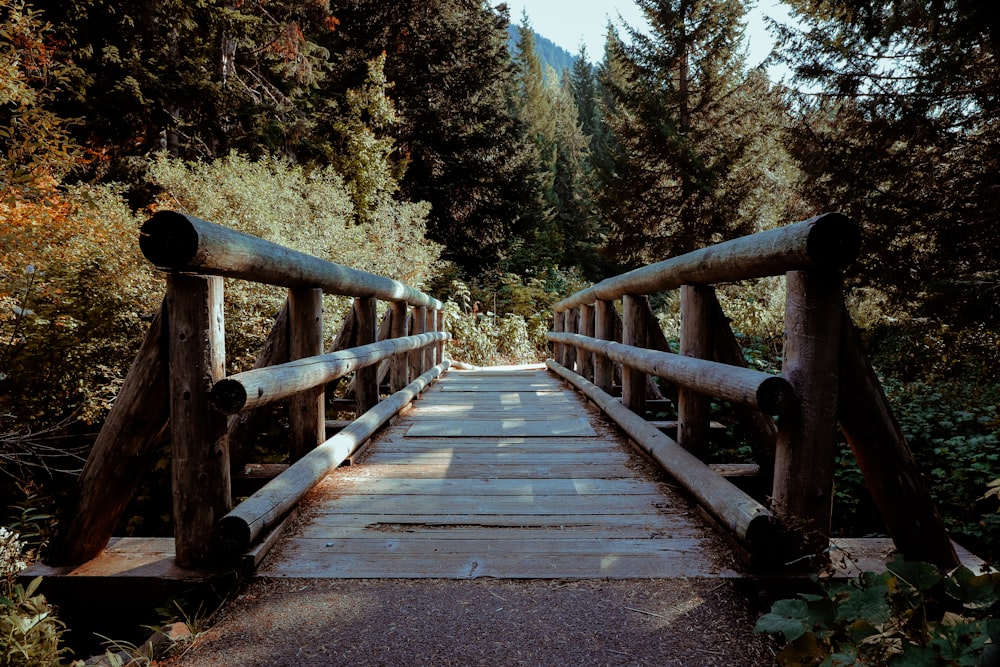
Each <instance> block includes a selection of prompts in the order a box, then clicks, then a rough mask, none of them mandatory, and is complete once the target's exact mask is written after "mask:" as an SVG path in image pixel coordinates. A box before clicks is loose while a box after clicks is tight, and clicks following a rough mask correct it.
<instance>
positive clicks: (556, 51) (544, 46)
mask: <svg viewBox="0 0 1000 667" xmlns="http://www.w3.org/2000/svg"><path fill="white" fill-rule="evenodd" d="M507 35H508V40H507V46H508V47H509V48H510V52H511V55H513V54H515V53H517V45H518V43H519V42H520V39H519V38H518V35H517V26H516V25H513V24H511V25H509V26H508V27H507ZM535 51H537V52H538V57H539V58H540V59H541V61H542V66H543V67H544V66H546V65H551V66H552V69H554V70H555V71H556V72H557V73H559V74H560V75H562V73H563V70H566V69H572V68H573V63H574V61H576V56H574V55H573V54H572V53H570V52H569V51H567V50H566V49H564V48H563V47H561V46H559V45H558V44H556V43H555V42H553V41H552V40H550V39H546V38H545V37H542V36H541V35H539V34H538V33H537V32H536V33H535Z"/></svg>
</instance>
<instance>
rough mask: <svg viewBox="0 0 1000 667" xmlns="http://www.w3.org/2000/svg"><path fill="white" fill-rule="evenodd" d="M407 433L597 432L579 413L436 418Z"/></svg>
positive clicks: (416, 425) (581, 433)
mask: <svg viewBox="0 0 1000 667" xmlns="http://www.w3.org/2000/svg"><path fill="white" fill-rule="evenodd" d="M406 435H407V437H411V438H412V437H419V436H436V437H439V438H441V437H445V438H451V437H463V436H535V435H537V436H549V437H550V436H560V437H576V436H595V435H597V433H595V432H594V429H593V428H592V427H591V426H590V424H588V423H587V420H585V419H583V418H580V417H576V418H571V419H550V420H548V421H533V420H529V419H518V418H504V419H497V420H492V421H478V420H476V421H443V420H442V421H436V422H417V423H414V424H413V425H412V426H410V428H409V430H407V432H406Z"/></svg>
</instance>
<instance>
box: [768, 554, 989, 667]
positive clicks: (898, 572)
mask: <svg viewBox="0 0 1000 667" xmlns="http://www.w3.org/2000/svg"><path fill="white" fill-rule="evenodd" d="M822 590H823V592H822V594H812V593H801V594H799V596H798V597H796V598H793V599H787V600H779V601H777V602H775V603H774V605H773V606H772V607H771V612H770V613H768V614H765V615H764V616H762V617H761V618H760V619H759V621H758V622H757V626H756V628H755V629H756V631H757V632H767V633H772V634H775V635H781V636H783V637H784V638H785V640H786V641H787V642H788V644H787V645H786V646H785V648H784V649H783V650H782V651H781V652H780V653H779V654H778V656H777V659H778V664H780V665H821V666H823V667H833V666H836V665H873V666H874V665H886V666H889V667H924V666H926V667H932V666H942V667H943V666H955V667H959V666H964V665H970V666H974V665H986V664H996V661H997V660H998V659H1000V649H998V646H1000V645H998V642H1000V619H996V618H994V616H995V611H996V607H997V603H998V601H1000V574H997V573H992V574H982V575H976V574H975V573H973V572H972V571H971V570H969V569H968V568H966V567H964V566H963V567H959V568H958V569H957V570H956V571H955V572H953V573H951V574H950V575H947V576H945V575H943V574H941V573H940V572H939V571H938V569H937V568H935V567H934V566H933V565H928V564H926V563H914V562H907V561H904V560H902V559H899V558H897V559H896V560H895V561H893V562H892V563H890V564H889V566H888V570H887V571H886V572H885V573H883V574H873V573H865V574H863V575H861V576H860V577H858V578H856V579H853V580H851V581H849V582H847V583H840V584H836V583H827V584H824V585H823V587H822Z"/></svg>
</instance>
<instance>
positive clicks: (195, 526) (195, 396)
mask: <svg viewBox="0 0 1000 667" xmlns="http://www.w3.org/2000/svg"><path fill="white" fill-rule="evenodd" d="M167 304H168V306H167V307H168V312H169V313H170V323H169V325H168V331H169V334H168V338H169V349H170V352H169V358H170V433H171V454H172V471H173V472H172V477H173V488H174V544H175V549H176V561H177V565H179V566H180V567H185V568H197V567H204V566H209V565H211V564H212V563H213V562H214V557H215V556H216V555H217V554H215V553H214V550H213V549H212V546H213V545H212V538H213V537H214V531H215V523H216V521H218V520H219V519H221V518H222V517H223V516H224V515H225V514H226V513H227V512H228V511H229V510H230V507H231V502H232V500H231V494H230V478H229V444H228V438H227V419H226V416H225V415H223V414H222V413H221V412H218V411H216V410H214V409H213V408H212V407H211V405H210V404H209V401H208V396H209V391H210V390H211V388H212V385H213V384H214V383H215V382H217V381H219V380H221V379H222V378H223V377H224V376H225V365H226V364H225V362H226V351H225V331H224V329H223V291H222V278H219V277H205V276H192V275H185V274H180V273H172V274H169V275H168V276H167Z"/></svg>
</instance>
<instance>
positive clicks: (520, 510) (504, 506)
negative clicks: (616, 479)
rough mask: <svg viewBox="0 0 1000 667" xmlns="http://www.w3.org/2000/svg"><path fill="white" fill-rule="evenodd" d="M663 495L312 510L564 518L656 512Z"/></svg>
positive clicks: (391, 502)
mask: <svg viewBox="0 0 1000 667" xmlns="http://www.w3.org/2000/svg"><path fill="white" fill-rule="evenodd" d="M665 500H666V499H665V498H664V497H663V496H662V495H659V494H649V495H635V496H564V495H559V496H540V495H535V496H488V497H483V498H477V497H474V496H473V497H470V496H434V495H429V496H416V495H411V496H406V498H405V499H404V498H399V497H387V496H380V495H375V494H356V495H345V496H342V497H339V498H337V499H336V503H335V505H334V506H332V507H331V508H330V509H326V508H323V507H318V508H312V510H313V512H315V513H316V514H323V513H325V512H334V513H336V512H346V513H349V514H384V513H389V512H394V513H403V512H407V513H410V514H413V515H417V514H419V515H422V516H435V515H438V514H482V515H504V514H521V515H535V516H544V515H552V514H556V515H560V516H573V515H576V514H586V515H590V516H597V515H603V514H626V515H628V514H635V513H642V512H649V513H655V512H656V511H657V506H658V505H662V504H664V503H665Z"/></svg>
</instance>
